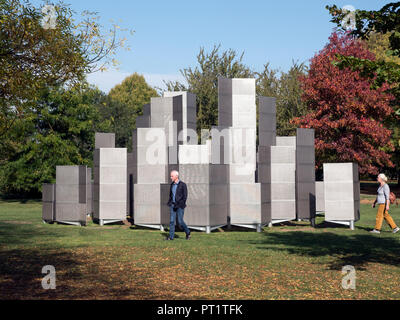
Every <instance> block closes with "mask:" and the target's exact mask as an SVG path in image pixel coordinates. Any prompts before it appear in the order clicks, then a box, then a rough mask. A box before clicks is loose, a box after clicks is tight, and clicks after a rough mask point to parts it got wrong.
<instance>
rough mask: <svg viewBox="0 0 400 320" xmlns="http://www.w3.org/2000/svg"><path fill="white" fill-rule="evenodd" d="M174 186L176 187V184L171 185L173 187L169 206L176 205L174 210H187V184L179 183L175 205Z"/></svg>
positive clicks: (170, 192) (170, 191)
mask: <svg viewBox="0 0 400 320" xmlns="http://www.w3.org/2000/svg"><path fill="white" fill-rule="evenodd" d="M173 185H174V182H172V183H171V187H170V189H169V201H168V206H171V205H174V209H177V208H180V209H185V208H186V200H187V186H186V183H184V182H182V181H179V183H178V187H177V188H176V194H175V203H173V202H172V186H173Z"/></svg>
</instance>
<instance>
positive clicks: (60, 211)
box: [56, 166, 87, 225]
mask: <svg viewBox="0 0 400 320" xmlns="http://www.w3.org/2000/svg"><path fill="white" fill-rule="evenodd" d="M86 175H87V167H86V166H57V167H56V199H57V201H56V221H57V222H61V223H67V224H75V225H86V212H87V209H86V188H87V178H86Z"/></svg>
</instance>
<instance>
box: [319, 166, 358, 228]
mask: <svg viewBox="0 0 400 320" xmlns="http://www.w3.org/2000/svg"><path fill="white" fill-rule="evenodd" d="M323 167H324V196H325V220H326V221H328V222H333V223H339V224H344V225H348V226H350V228H351V229H352V230H353V229H354V223H355V222H356V221H358V220H359V219H360V180H359V174H358V165H357V164H356V163H324V166H323Z"/></svg>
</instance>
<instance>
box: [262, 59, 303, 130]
mask: <svg viewBox="0 0 400 320" xmlns="http://www.w3.org/2000/svg"><path fill="white" fill-rule="evenodd" d="M306 73H307V67H306V66H305V65H304V63H300V64H299V63H296V62H293V65H292V67H291V68H290V69H289V71H288V72H281V73H280V74H279V72H278V70H271V69H270V67H269V64H266V65H265V67H264V71H263V72H262V73H257V95H259V96H265V97H275V98H276V109H277V110H276V112H277V134H278V135H281V136H290V135H295V134H296V126H295V125H294V124H292V123H291V122H290V121H291V120H292V119H293V118H295V117H301V116H303V115H305V114H307V112H308V110H307V104H306V103H305V102H304V101H302V99H301V96H302V93H303V90H302V88H301V85H300V81H299V77H300V76H304V75H306Z"/></svg>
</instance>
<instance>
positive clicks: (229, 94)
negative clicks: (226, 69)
mask: <svg viewBox="0 0 400 320" xmlns="http://www.w3.org/2000/svg"><path fill="white" fill-rule="evenodd" d="M263 102H264V100H263ZM265 102H266V103H269V101H267V100H265ZM267 111H268V110H267ZM218 117H219V118H218V122H219V126H220V127H228V128H229V139H228V146H229V151H230V154H229V157H228V158H229V159H227V160H228V164H229V219H230V223H231V224H233V225H238V226H243V227H247V228H254V229H257V230H258V231H259V230H261V226H262V225H265V224H267V223H268V221H267V220H268V215H267V214H266V210H263V208H264V209H265V205H262V202H263V201H262V197H263V191H262V184H260V183H256V179H255V172H256V162H257V159H256V158H257V157H256V149H257V148H256V131H257V108H256V89H255V79H224V78H219V79H218ZM269 130H272V131H273V128H266V131H265V132H266V133H269V132H268V131H269ZM226 142H227V141H225V143H226ZM225 160H226V159H225Z"/></svg>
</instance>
